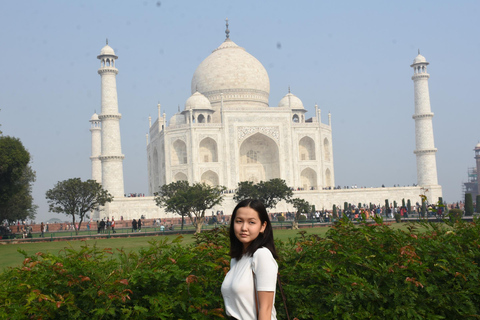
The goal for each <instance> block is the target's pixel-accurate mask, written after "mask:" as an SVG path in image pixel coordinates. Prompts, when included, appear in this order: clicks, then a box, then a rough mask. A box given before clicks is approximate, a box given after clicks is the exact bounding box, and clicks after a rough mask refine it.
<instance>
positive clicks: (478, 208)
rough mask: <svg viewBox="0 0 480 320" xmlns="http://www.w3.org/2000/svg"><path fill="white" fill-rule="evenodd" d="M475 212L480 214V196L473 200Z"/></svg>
mask: <svg viewBox="0 0 480 320" xmlns="http://www.w3.org/2000/svg"><path fill="white" fill-rule="evenodd" d="M475 212H477V213H479V212H480V195H477V197H476V198H475Z"/></svg>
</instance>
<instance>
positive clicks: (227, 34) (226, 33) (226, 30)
mask: <svg viewBox="0 0 480 320" xmlns="http://www.w3.org/2000/svg"><path fill="white" fill-rule="evenodd" d="M225 25H226V29H225V35H226V36H227V37H226V39H225V40H228V39H229V38H230V30H228V18H226V19H225Z"/></svg>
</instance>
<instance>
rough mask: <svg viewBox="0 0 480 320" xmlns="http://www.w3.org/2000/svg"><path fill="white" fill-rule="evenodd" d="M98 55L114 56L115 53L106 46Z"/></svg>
mask: <svg viewBox="0 0 480 320" xmlns="http://www.w3.org/2000/svg"><path fill="white" fill-rule="evenodd" d="M100 55H102V56H103V55H112V56H114V55H115V51H113V49H112V47H110V46H109V45H108V44H107V45H106V46H105V47H103V48H102V50H100Z"/></svg>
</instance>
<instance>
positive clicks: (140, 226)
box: [137, 219, 142, 231]
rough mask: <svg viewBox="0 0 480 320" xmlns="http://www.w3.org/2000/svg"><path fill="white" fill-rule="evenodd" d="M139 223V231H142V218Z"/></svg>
mask: <svg viewBox="0 0 480 320" xmlns="http://www.w3.org/2000/svg"><path fill="white" fill-rule="evenodd" d="M137 225H138V231H142V220H140V219H138V222H137Z"/></svg>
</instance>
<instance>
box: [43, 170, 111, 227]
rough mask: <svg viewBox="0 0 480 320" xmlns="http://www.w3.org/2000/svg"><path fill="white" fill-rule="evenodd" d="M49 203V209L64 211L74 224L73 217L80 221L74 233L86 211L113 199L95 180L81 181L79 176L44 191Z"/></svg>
mask: <svg viewBox="0 0 480 320" xmlns="http://www.w3.org/2000/svg"><path fill="white" fill-rule="evenodd" d="M46 198H47V200H48V204H49V211H50V212H56V213H65V214H66V215H67V216H68V215H70V216H72V222H73V225H74V226H75V217H76V216H78V217H79V218H80V221H79V223H78V229H76V230H75V232H76V234H78V231H79V229H80V227H81V226H82V222H83V219H84V218H85V217H86V218H87V219H88V216H87V212H90V211H93V210H97V209H99V207H100V206H104V205H105V204H106V203H107V202H111V201H112V200H113V196H112V195H111V194H110V193H108V192H107V191H106V190H104V189H103V188H102V186H101V185H100V184H99V183H98V182H96V181H95V180H87V181H82V180H81V179H80V178H72V179H68V180H64V181H60V182H58V183H57V184H56V185H55V187H54V188H53V189H50V190H48V191H47V192H46Z"/></svg>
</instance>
